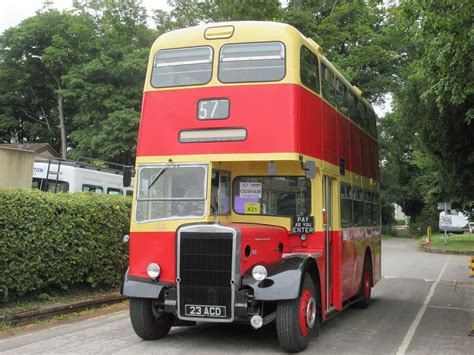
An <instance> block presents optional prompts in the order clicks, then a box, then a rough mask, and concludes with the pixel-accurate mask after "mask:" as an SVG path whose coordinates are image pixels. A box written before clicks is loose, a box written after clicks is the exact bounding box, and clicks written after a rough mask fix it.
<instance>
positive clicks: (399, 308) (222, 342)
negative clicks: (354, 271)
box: [0, 239, 474, 355]
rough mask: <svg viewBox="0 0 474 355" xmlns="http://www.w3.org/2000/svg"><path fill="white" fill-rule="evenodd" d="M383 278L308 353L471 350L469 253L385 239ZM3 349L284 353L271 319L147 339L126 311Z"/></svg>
mask: <svg viewBox="0 0 474 355" xmlns="http://www.w3.org/2000/svg"><path fill="white" fill-rule="evenodd" d="M382 253H383V255H382V275H383V279H382V280H381V281H380V282H379V283H378V284H377V285H376V287H375V288H374V289H373V291H372V300H373V301H372V303H371V305H370V306H369V308H368V309H365V310H360V309H352V308H349V309H347V310H345V311H344V312H342V313H341V314H340V315H339V316H337V317H336V318H334V319H332V320H330V321H328V322H327V323H324V324H323V325H322V327H321V333H320V336H319V337H318V338H315V339H313V340H312V341H311V343H310V346H309V347H308V349H307V350H306V352H307V353H315V352H317V353H319V354H397V355H399V354H400V355H402V354H474V337H471V336H468V333H469V332H470V330H471V326H472V325H473V322H474V279H473V278H470V277H469V265H470V257H468V256H458V255H444V254H430V253H423V252H422V251H419V250H418V249H417V245H416V241H412V240H408V239H389V240H384V241H383V246H382ZM0 352H2V353H6V354H32V353H35V354H36V353H48V354H54V353H58V354H59V353H61V354H64V353H119V354H135V353H140V354H148V353H167V354H178V353H184V352H187V353H192V354H196V353H197V354H208V353H279V352H281V349H280V347H279V344H278V340H277V338H276V333H275V327H274V325H268V326H266V327H263V328H262V329H260V330H253V329H252V328H251V327H250V326H244V325H232V324H231V325H222V324H221V325H216V324H209V323H201V324H198V325H197V326H196V327H176V328H173V329H172V330H171V332H170V334H169V335H168V336H167V337H166V338H164V339H161V340H159V341H148V342H147V341H143V340H141V339H140V338H138V337H137V336H136V335H135V333H134V332H133V329H132V327H131V325H130V321H129V318H128V312H127V311H120V312H115V313H111V314H108V315H104V316H100V317H96V318H92V319H87V320H82V321H77V322H74V323H72V324H66V325H59V326H54V327H52V328H47V329H42V330H36V331H30V332H25V333H21V334H17V335H15V336H11V337H8V338H6V339H3V340H0Z"/></svg>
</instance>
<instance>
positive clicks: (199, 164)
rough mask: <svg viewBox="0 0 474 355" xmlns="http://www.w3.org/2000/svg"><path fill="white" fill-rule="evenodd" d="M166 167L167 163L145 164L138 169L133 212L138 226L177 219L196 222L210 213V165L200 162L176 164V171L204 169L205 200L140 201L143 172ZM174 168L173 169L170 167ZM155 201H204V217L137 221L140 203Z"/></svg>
mask: <svg viewBox="0 0 474 355" xmlns="http://www.w3.org/2000/svg"><path fill="white" fill-rule="evenodd" d="M165 166H166V163H159V164H144V165H141V166H139V167H138V172H137V182H136V184H137V186H136V189H137V190H136V194H135V203H134V204H135V207H134V210H133V213H132V214H133V219H134V221H135V223H137V224H144V223H152V222H159V221H171V220H177V219H192V220H195V219H202V218H204V217H205V216H206V215H207V213H208V211H207V207H208V206H207V205H208V204H207V203H206V202H207V189H208V188H209V181H208V179H209V175H208V174H209V164H208V163H199V162H196V163H191V164H189V163H176V164H175V167H174V168H175V169H176V168H177V167H186V168H191V167H200V168H203V169H204V171H205V172H204V199H203V200H202V199H200V198H185V199H183V198H172V199H165V198H152V199H149V198H148V199H139V196H140V185H141V182H140V174H141V171H142V170H143V169H146V168H159V167H161V168H163V167H165ZM170 168H172V167H170ZM155 201H198V202H199V201H204V211H203V213H202V215H199V216H197V215H196V216H172V217H165V218H153V219H144V220H141V221H139V220H138V219H137V213H138V203H139V202H155Z"/></svg>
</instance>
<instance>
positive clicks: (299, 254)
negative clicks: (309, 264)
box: [282, 253, 323, 259]
mask: <svg viewBox="0 0 474 355" xmlns="http://www.w3.org/2000/svg"><path fill="white" fill-rule="evenodd" d="M322 255H323V253H284V254H282V257H283V258H291V257H293V256H303V257H306V258H313V259H316V258H319V257H320V256H322Z"/></svg>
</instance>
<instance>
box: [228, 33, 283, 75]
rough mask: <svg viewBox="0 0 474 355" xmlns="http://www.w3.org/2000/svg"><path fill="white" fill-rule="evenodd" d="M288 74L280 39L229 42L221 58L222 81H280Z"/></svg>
mask: <svg viewBox="0 0 474 355" xmlns="http://www.w3.org/2000/svg"><path fill="white" fill-rule="evenodd" d="M284 76H285V47H284V46H283V43H280V42H261V43H244V44H226V45H224V46H223V47H222V49H221V52H220V58H219V80H220V81H221V82H223V83H241V82H258V81H278V80H281V79H283V78H284Z"/></svg>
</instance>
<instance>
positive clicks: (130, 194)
mask: <svg viewBox="0 0 474 355" xmlns="http://www.w3.org/2000/svg"><path fill="white" fill-rule="evenodd" d="M125 194H126V195H127V196H133V190H127V191H126V192H125Z"/></svg>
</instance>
